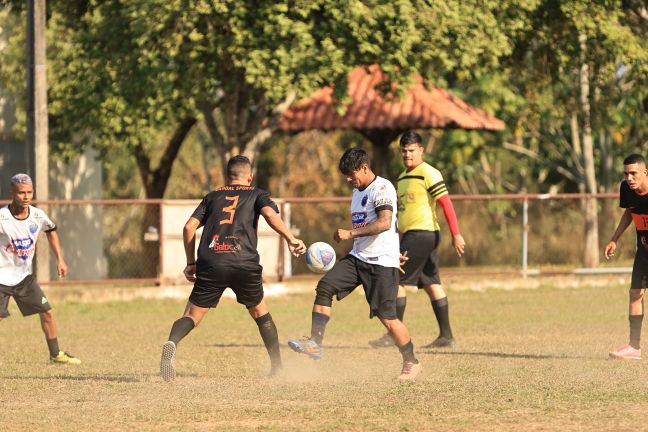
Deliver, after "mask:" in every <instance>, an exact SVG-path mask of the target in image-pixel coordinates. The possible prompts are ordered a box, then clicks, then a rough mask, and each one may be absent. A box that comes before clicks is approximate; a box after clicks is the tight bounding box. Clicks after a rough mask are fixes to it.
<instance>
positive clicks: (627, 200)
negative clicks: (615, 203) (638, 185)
mask: <svg viewBox="0 0 648 432" xmlns="http://www.w3.org/2000/svg"><path fill="white" fill-rule="evenodd" d="M619 207H621V208H626V209H630V214H631V215H632V220H633V221H634V224H635V228H636V229H637V250H638V251H641V252H643V253H644V254H646V255H648V193H646V194H644V195H639V194H638V193H636V192H635V191H633V190H632V189H630V186H628V183H627V182H626V181H625V180H624V181H622V182H621V187H620V190H619Z"/></svg>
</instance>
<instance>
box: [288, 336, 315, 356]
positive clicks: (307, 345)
mask: <svg viewBox="0 0 648 432" xmlns="http://www.w3.org/2000/svg"><path fill="white" fill-rule="evenodd" d="M288 346H289V347H290V349H292V350H293V351H295V352H298V353H300V354H306V355H307V356H308V357H310V358H312V359H314V360H319V359H321V358H322V347H321V346H319V345H318V344H317V342H315V341H314V340H313V339H311V338H304V339H301V340H296V339H288Z"/></svg>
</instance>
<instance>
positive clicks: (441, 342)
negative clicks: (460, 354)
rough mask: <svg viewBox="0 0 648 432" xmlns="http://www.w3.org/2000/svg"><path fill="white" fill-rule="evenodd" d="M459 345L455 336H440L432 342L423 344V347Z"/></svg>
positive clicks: (451, 346)
mask: <svg viewBox="0 0 648 432" xmlns="http://www.w3.org/2000/svg"><path fill="white" fill-rule="evenodd" d="M455 345H457V341H456V340H455V338H452V337H451V338H447V337H444V336H439V337H438V338H436V339H435V340H434V341H432V343H429V344H427V345H424V346H422V347H421V348H454V347H455Z"/></svg>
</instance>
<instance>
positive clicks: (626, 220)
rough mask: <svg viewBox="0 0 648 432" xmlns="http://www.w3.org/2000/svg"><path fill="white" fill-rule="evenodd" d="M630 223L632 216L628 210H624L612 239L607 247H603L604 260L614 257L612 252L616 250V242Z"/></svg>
mask: <svg viewBox="0 0 648 432" xmlns="http://www.w3.org/2000/svg"><path fill="white" fill-rule="evenodd" d="M631 223H632V214H631V213H630V209H626V210H625V211H624V212H623V215H621V220H619V225H618V226H617V228H616V230H615V231H614V234H613V235H612V239H611V240H610V242H609V243H608V244H607V245H605V250H604V251H603V254H604V255H605V259H610V258H612V257H613V256H614V252H615V251H616V248H617V242H618V241H619V238H620V237H621V234H623V233H624V231H625V230H626V229H627V228H628V227H629V226H630V224H631Z"/></svg>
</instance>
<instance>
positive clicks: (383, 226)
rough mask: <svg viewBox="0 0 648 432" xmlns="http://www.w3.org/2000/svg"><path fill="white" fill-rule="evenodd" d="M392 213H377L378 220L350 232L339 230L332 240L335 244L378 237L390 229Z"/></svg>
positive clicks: (388, 211)
mask: <svg viewBox="0 0 648 432" xmlns="http://www.w3.org/2000/svg"><path fill="white" fill-rule="evenodd" d="M392 213H393V212H392V210H389V209H385V210H380V211H378V213H377V215H378V219H376V220H375V221H373V222H371V223H370V224H368V225H366V226H363V227H360V228H353V229H351V230H345V229H342V228H339V229H338V230H337V231H336V232H335V234H334V235H333V238H334V239H335V241H336V242H340V241H343V240H352V239H354V238H356V237H367V236H372V235H378V234H380V233H381V232H385V231H387V230H388V229H390V228H391V223H392Z"/></svg>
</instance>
